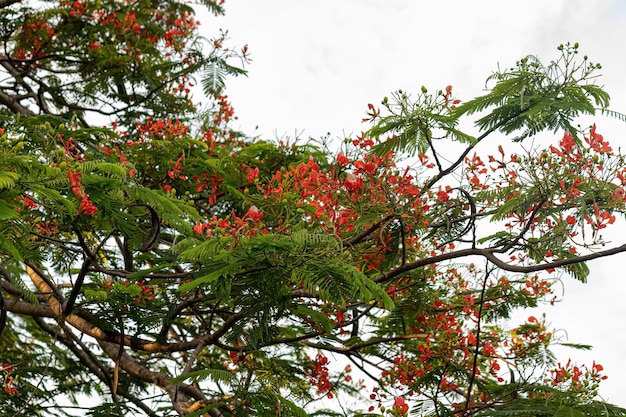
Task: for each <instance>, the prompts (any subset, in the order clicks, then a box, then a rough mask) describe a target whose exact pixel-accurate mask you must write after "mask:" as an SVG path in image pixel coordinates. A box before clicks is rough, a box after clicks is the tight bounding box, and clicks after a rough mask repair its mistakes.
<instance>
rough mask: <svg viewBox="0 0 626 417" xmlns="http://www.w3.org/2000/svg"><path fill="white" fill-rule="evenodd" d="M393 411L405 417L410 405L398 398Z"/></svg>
mask: <svg viewBox="0 0 626 417" xmlns="http://www.w3.org/2000/svg"><path fill="white" fill-rule="evenodd" d="M393 411H395V412H396V413H400V415H401V416H405V415H406V414H407V413H408V412H409V405H408V404H407V403H406V402H405V401H404V398H402V397H397V398H396V400H395V401H394V402H393Z"/></svg>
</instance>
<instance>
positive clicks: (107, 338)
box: [26, 265, 244, 352]
mask: <svg viewBox="0 0 626 417" xmlns="http://www.w3.org/2000/svg"><path fill="white" fill-rule="evenodd" d="M26 273H27V274H28V276H29V277H30V279H31V280H32V282H33V284H35V287H37V289H38V290H39V292H41V293H42V294H43V295H44V297H45V299H46V302H47V303H48V306H49V307H50V309H51V310H52V312H53V313H54V315H55V316H57V317H63V306H62V303H61V302H60V301H59V300H57V299H56V298H55V297H54V296H53V295H52V293H53V290H52V288H50V286H49V285H48V283H46V281H45V280H44V279H43V278H42V277H41V276H40V275H39V274H38V273H36V272H35V271H34V270H33V269H32V268H30V267H29V266H28V265H27V266H26ZM243 316H244V315H243V313H241V312H239V313H234V314H232V315H231V316H230V317H228V318H227V319H226V320H224V323H223V324H222V326H221V327H220V328H219V329H217V330H216V331H215V332H213V333H212V334H207V335H204V336H200V337H197V338H195V339H193V340H191V341H188V342H179V343H171V344H162V343H159V342H155V341H151V340H146V339H140V338H138V337H134V336H123V337H122V336H121V335H120V334H117V333H113V332H106V331H104V330H102V329H101V328H100V327H97V326H95V325H94V324H92V323H90V322H89V321H88V320H86V319H85V318H83V317H80V316H78V315H76V314H69V315H67V316H65V321H66V322H67V323H69V324H70V325H71V326H72V327H74V328H76V329H77V330H78V331H80V332H82V333H85V334H87V335H89V336H91V337H93V338H95V339H97V340H99V341H104V342H109V343H116V344H120V343H123V344H124V345H126V346H130V347H131V348H133V349H137V350H144V351H146V352H180V351H184V350H191V349H195V348H196V347H197V346H198V345H200V344H205V345H210V344H213V343H214V342H215V341H217V340H218V339H219V338H220V337H222V336H223V335H224V334H225V333H226V332H227V331H228V330H229V329H230V328H231V327H232V326H233V325H234V324H235V323H236V322H237V321H239V320H240V319H241V318H242V317H243Z"/></svg>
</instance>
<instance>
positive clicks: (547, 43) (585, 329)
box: [203, 0, 626, 407]
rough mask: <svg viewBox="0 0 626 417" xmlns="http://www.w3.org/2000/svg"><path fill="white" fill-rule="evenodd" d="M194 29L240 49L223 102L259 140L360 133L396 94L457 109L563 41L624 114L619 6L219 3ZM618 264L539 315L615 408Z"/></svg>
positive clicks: (624, 359) (551, 1) (625, 34)
mask: <svg viewBox="0 0 626 417" xmlns="http://www.w3.org/2000/svg"><path fill="white" fill-rule="evenodd" d="M203 21H204V22H205V23H204V30H205V31H206V33H207V34H209V33H211V32H212V31H213V30H215V29H216V27H219V28H224V29H228V30H229V34H230V37H231V41H232V43H234V44H237V45H239V46H242V45H243V44H248V45H249V47H250V52H251V54H252V55H251V56H252V58H253V62H252V64H251V65H250V66H249V67H248V70H249V76H248V77H247V78H243V77H242V78H239V79H236V80H230V81H229V82H228V83H227V94H228V95H229V97H230V99H231V101H232V103H233V105H234V107H235V111H236V113H237V115H238V116H239V123H240V125H241V128H242V129H243V130H244V131H245V132H246V133H248V134H252V135H260V136H261V137H265V138H272V137H276V136H278V137H282V136H291V137H293V136H294V135H295V133H296V132H297V133H298V134H299V135H300V136H301V137H302V138H307V137H314V138H316V137H320V136H321V135H324V134H326V133H327V132H329V133H330V134H331V137H344V136H347V135H353V134H358V133H360V132H361V130H364V129H366V128H367V127H366V126H364V125H362V124H361V122H360V120H361V118H362V117H363V116H364V111H365V109H366V106H367V103H375V104H377V103H379V102H380V100H381V99H382V97H384V96H385V95H388V94H390V93H391V92H392V91H395V90H397V89H402V90H406V91H409V92H411V91H416V92H417V91H418V90H419V88H420V86H422V85H424V86H426V87H428V88H429V89H431V90H433V89H441V88H444V87H445V86H446V85H448V84H451V85H453V86H454V92H455V93H456V95H457V97H458V98H460V99H466V100H467V99H470V98H472V97H474V96H476V95H478V94H480V93H481V90H482V89H483V87H484V81H485V79H486V77H487V76H488V75H490V74H491V72H492V71H494V70H495V69H496V68H497V67H498V65H500V66H502V67H509V66H511V65H513V64H514V63H515V61H516V60H517V59H519V58H521V57H523V56H525V55H528V54H533V55H536V56H538V57H540V58H542V59H543V60H545V61H549V60H551V59H553V58H556V57H557V51H556V47H557V46H558V45H559V44H560V43H565V42H568V41H570V42H579V43H580V45H581V51H582V53H583V54H587V55H589V57H590V59H591V60H592V61H593V62H600V63H602V65H603V70H602V73H603V74H604V76H603V77H602V79H601V80H600V81H599V83H600V84H603V85H604V86H605V88H606V90H607V91H608V92H609V93H610V94H611V96H612V107H613V108H614V109H615V110H617V111H622V112H626V77H625V74H626V53H625V52H626V51H625V47H624V40H626V1H624V0H613V1H611V0H595V1H585V0H526V1H503V0H474V1H467V0H449V1H443V0H441V1H421V0H317V1H310V0H308V1H301V0H227V2H226V17H223V18H219V19H218V20H209V21H208V22H207V21H206V20H205V19H203ZM213 33H214V32H213ZM596 123H597V125H598V131H599V132H600V133H603V134H604V136H605V138H606V139H608V140H609V141H610V142H611V145H612V146H613V147H614V148H617V147H619V146H620V144H621V143H622V142H623V141H624V138H625V136H626V125H625V124H620V123H617V122H616V121H614V120H609V119H604V118H598V119H597V120H596ZM257 127H258V128H257ZM624 148H626V147H624ZM624 232H626V230H621V231H619V233H616V236H617V238H619V237H621V236H626V233H624ZM624 240H626V238H624ZM616 243H617V242H616ZM622 243H624V242H622ZM625 262H626V255H621V256H618V257H616V258H615V259H611V260H602V261H595V262H593V263H591V264H590V267H591V269H592V274H591V278H590V280H589V283H587V284H584V285H583V284H580V283H578V282H575V281H574V280H572V279H569V278H568V279H566V280H565V298H564V301H563V302H562V303H559V304H558V305H557V306H556V307H554V308H549V309H547V312H548V318H549V320H550V321H551V323H552V325H553V326H554V327H555V328H557V329H565V330H566V331H567V334H568V335H569V339H570V341H571V342H578V343H588V344H592V345H593V346H594V350H593V351H592V352H591V353H578V352H576V351H571V350H567V351H565V352H561V357H562V358H563V359H564V360H565V361H566V360H567V357H568V356H571V357H573V358H575V359H576V360H578V361H579V362H583V361H584V362H588V363H589V364H591V361H592V360H594V359H595V360H596V361H597V362H599V363H601V364H603V365H604V366H605V370H606V373H607V374H608V375H609V379H607V380H606V381H605V382H604V386H603V388H602V389H601V394H602V395H603V396H604V398H605V399H607V400H608V401H610V402H612V403H616V404H619V405H621V406H624V407H626V394H624V387H626V298H625V295H626V277H625V276H624V275H625V271H626V269H625V268H624V267H623V266H622V265H623V264H624V263H625Z"/></svg>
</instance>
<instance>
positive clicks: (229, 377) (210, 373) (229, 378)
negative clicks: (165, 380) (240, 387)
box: [172, 368, 237, 384]
mask: <svg viewBox="0 0 626 417" xmlns="http://www.w3.org/2000/svg"><path fill="white" fill-rule="evenodd" d="M206 379H210V380H211V381H213V382H223V383H226V384H235V383H236V382H237V377H236V376H235V375H233V373H232V372H231V371H229V370H226V369H214V368H204V369H200V370H197V371H191V372H187V373H184V374H181V375H179V376H177V377H174V378H172V383H173V384H177V383H179V382H183V381H188V380H191V381H193V382H200V381H204V380H206Z"/></svg>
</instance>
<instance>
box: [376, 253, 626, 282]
mask: <svg viewBox="0 0 626 417" xmlns="http://www.w3.org/2000/svg"><path fill="white" fill-rule="evenodd" d="M622 252H626V244H624V245H621V246H617V247H615V248H612V249H607V250H603V251H598V252H593V253H590V254H587V255H581V256H577V257H575V258H568V259H559V260H557V261H554V262H546V263H539V264H535V265H511V264H508V263H506V262H505V261H503V260H501V259H500V258H498V257H497V256H496V255H495V254H496V253H502V249H499V248H483V249H480V248H469V249H461V250H457V251H454V252H448V253H443V254H441V255H436V256H431V257H428V258H424V259H419V260H417V261H415V262H410V263H408V264H404V265H402V266H399V267H397V268H395V269H392V270H391V271H389V272H387V273H384V274H380V275H379V276H377V277H375V278H374V282H385V281H388V280H390V279H392V278H395V277H397V276H398V275H402V274H403V273H405V272H409V271H412V270H414V269H418V268H422V267H424V266H428V265H433V264H436V263H439V262H443V261H448V260H450V259H458V258H464V257H467V256H482V257H484V258H486V259H487V260H488V261H489V262H491V263H492V264H494V265H495V266H497V267H498V268H500V269H502V270H505V271H509V272H519V273H523V274H527V273H531V272H539V271H545V270H546V269H551V268H562V267H565V266H568V265H574V264H579V263H583V262H587V261H591V260H593V259H598V258H603V257H606V256H611V255H615V254H618V253H622Z"/></svg>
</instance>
